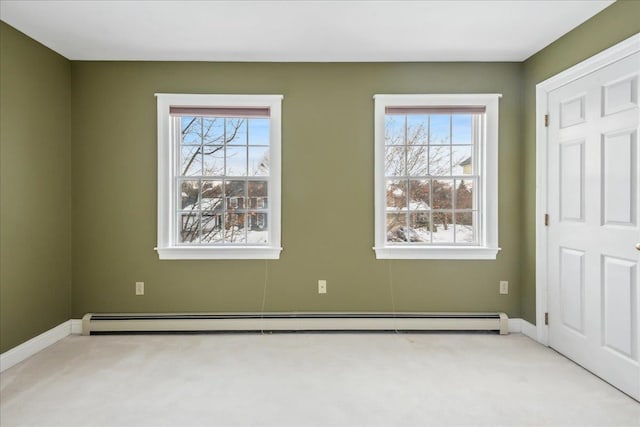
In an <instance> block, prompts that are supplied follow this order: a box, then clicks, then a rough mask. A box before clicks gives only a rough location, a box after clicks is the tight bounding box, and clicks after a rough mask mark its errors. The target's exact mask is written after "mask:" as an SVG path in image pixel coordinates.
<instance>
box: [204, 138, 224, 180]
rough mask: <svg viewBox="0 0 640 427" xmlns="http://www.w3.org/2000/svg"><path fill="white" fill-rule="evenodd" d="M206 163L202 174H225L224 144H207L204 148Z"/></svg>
mask: <svg viewBox="0 0 640 427" xmlns="http://www.w3.org/2000/svg"><path fill="white" fill-rule="evenodd" d="M202 158H203V159H204V164H203V168H202V175H208V176H222V175H224V147H223V146H222V145H206V146H204V148H203V156H202Z"/></svg>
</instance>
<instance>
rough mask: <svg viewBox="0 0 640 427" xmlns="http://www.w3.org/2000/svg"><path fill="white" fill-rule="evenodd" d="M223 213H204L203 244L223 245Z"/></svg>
mask: <svg viewBox="0 0 640 427" xmlns="http://www.w3.org/2000/svg"><path fill="white" fill-rule="evenodd" d="M222 218H223V215H222V212H216V213H214V212H203V213H202V219H201V221H202V243H222V242H223V236H222Z"/></svg>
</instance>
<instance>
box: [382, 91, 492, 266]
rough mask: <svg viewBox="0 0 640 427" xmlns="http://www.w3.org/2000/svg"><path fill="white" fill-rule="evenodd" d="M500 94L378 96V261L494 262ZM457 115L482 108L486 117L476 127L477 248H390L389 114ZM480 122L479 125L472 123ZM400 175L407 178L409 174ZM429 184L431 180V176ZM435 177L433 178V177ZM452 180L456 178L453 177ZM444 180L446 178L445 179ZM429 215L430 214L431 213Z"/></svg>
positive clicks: (403, 245)
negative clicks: (430, 111) (406, 111)
mask: <svg viewBox="0 0 640 427" xmlns="http://www.w3.org/2000/svg"><path fill="white" fill-rule="evenodd" d="M501 97H502V95H501V94H497V93H471V94H381V95H375V96H374V123H375V129H374V143H375V144H374V145H375V167H374V170H375V176H374V188H375V196H374V200H375V221H374V222H375V228H374V241H375V246H374V247H373V250H374V251H375V254H376V258H377V259H456V260H466V259H471V260H495V259H496V256H497V254H498V252H499V251H500V247H499V245H498V127H499V117H498V112H499V101H500V98H501ZM420 107H425V108H427V109H434V110H435V109H438V108H440V107H442V108H444V109H454V110H455V109H457V110H462V109H465V108H469V107H482V110H483V111H484V114H482V119H478V121H477V122H475V123H476V124H474V131H473V135H474V137H473V138H474V140H475V141H476V142H475V144H476V147H475V148H474V154H473V159H474V160H473V164H474V171H475V172H474V173H475V175H477V177H476V179H478V180H479V181H478V188H476V189H474V192H475V193H476V194H477V198H476V200H477V202H475V203H474V209H476V210H477V212H478V215H479V220H478V221H477V227H476V231H477V233H478V239H477V240H478V241H477V243H475V244H455V243H451V244H445V245H438V244H427V243H403V242H401V243H389V242H387V232H386V213H387V207H386V204H387V202H386V188H385V185H386V178H387V176H386V175H385V116H386V114H387V108H398V109H402V108H408V109H416V108H418V109H419V108H420ZM474 120H476V119H474ZM405 173H406V175H402V177H403V179H404V178H406V177H409V172H408V171H405ZM428 177H429V178H431V176H430V175H429V176H428ZM434 177H435V175H434ZM450 177H451V178H453V176H450ZM440 178H446V176H442V177H440ZM429 209H430V208H429Z"/></svg>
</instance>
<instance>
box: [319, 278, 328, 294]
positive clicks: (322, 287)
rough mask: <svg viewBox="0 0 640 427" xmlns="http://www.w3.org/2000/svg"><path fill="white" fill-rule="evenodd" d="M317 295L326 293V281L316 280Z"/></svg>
mask: <svg viewBox="0 0 640 427" xmlns="http://www.w3.org/2000/svg"><path fill="white" fill-rule="evenodd" d="M318 293H319V294H326V293H327V281H326V280H318Z"/></svg>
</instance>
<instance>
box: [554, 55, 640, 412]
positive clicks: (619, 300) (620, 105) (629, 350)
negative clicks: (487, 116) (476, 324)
mask: <svg viewBox="0 0 640 427" xmlns="http://www.w3.org/2000/svg"><path fill="white" fill-rule="evenodd" d="M639 74H640V54H638V53H636V54H634V55H631V56H628V57H627V58H625V59H623V60H620V61H618V62H615V63H613V64H611V65H609V66H607V67H605V68H603V69H601V70H598V71H596V72H594V73H591V74H589V75H587V76H585V77H582V78H580V79H578V80H575V81H573V82H571V83H569V84H567V85H565V86H563V87H560V88H558V89H556V90H554V91H553V92H551V93H550V94H549V98H548V102H549V104H548V108H549V128H548V144H549V146H548V151H547V152H548V153H549V154H548V165H547V170H548V176H547V178H548V195H547V197H548V199H547V206H548V209H549V216H550V224H549V227H548V228H547V233H548V235H547V245H548V247H547V257H548V259H547V265H548V277H547V283H548V291H549V292H548V298H549V301H548V308H549V331H548V332H549V345H550V346H551V347H553V348H555V349H556V350H558V351H559V352H561V353H563V354H565V355H566V356H567V357H569V358H571V359H573V360H575V361H576V362H577V363H579V364H581V365H582V366H584V367H585V368H587V369H589V370H591V371H592V372H594V373H595V374H597V375H599V376H600V377H602V378H603V379H605V380H606V381H608V382H610V383H611V384H613V385H614V386H616V387H618V388H619V389H621V390H623V391H624V392H626V393H628V394H629V395H631V396H633V397H634V398H636V399H639V400H640V364H639V359H638V346H639V338H638V335H639V329H640V328H639V327H638V321H639V319H638V306H639V305H640V303H639V301H640V295H638V287H639V286H638V280H639V278H638V268H639V260H640V251H638V250H636V248H635V245H636V244H637V243H639V242H640V227H639V221H638V212H639V207H638V203H639V199H640V195H639V188H638V187H639V183H638V168H639V164H640V155H639V153H638V151H639V150H638V125H639V115H640V111H639V109H638V76H639Z"/></svg>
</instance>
